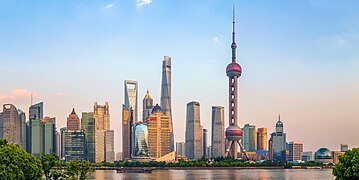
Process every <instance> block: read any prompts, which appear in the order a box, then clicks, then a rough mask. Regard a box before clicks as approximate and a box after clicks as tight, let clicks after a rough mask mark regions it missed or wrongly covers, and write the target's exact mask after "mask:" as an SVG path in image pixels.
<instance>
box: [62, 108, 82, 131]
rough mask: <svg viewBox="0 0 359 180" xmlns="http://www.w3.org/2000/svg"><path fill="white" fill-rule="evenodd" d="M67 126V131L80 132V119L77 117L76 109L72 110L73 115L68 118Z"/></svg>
mask: <svg viewBox="0 0 359 180" xmlns="http://www.w3.org/2000/svg"><path fill="white" fill-rule="evenodd" d="M66 123H67V125H66V127H67V130H78V129H81V128H80V118H79V117H78V116H77V114H76V112H75V109H74V108H73V109H72V112H71V114H70V115H69V117H68V118H67V121H66Z"/></svg>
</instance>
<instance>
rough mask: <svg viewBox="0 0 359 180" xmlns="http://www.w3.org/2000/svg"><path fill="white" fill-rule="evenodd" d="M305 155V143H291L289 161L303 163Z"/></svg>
mask: <svg viewBox="0 0 359 180" xmlns="http://www.w3.org/2000/svg"><path fill="white" fill-rule="evenodd" d="M302 154H303V143H302V142H299V141H292V142H289V157H288V160H289V161H301V160H302Z"/></svg>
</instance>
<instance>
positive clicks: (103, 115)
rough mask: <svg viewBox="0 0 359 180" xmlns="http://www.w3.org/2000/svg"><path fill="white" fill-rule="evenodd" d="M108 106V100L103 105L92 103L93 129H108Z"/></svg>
mask: <svg viewBox="0 0 359 180" xmlns="http://www.w3.org/2000/svg"><path fill="white" fill-rule="evenodd" d="M109 109H110V107H109V105H108V102H105V105H104V106H101V105H98V104H97V102H95V103H94V118H95V130H109V129H110V110H109Z"/></svg>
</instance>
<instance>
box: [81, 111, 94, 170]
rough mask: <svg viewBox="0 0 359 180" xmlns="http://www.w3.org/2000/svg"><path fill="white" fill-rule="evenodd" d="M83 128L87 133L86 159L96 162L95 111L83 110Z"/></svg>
mask: <svg viewBox="0 0 359 180" xmlns="http://www.w3.org/2000/svg"><path fill="white" fill-rule="evenodd" d="M81 129H82V130H83V131H84V133H85V147H86V148H85V154H86V160H87V161H90V162H92V163H94V162H95V118H94V114H93V112H83V113H82V118H81Z"/></svg>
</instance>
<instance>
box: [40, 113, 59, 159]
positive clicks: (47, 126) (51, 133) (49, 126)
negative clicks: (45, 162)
mask: <svg viewBox="0 0 359 180" xmlns="http://www.w3.org/2000/svg"><path fill="white" fill-rule="evenodd" d="M41 125H42V127H41V131H42V133H41V134H42V138H41V140H42V143H41V144H42V152H43V153H45V154H51V153H56V118H55V117H53V118H51V117H48V116H47V117H45V118H44V119H43V120H41Z"/></svg>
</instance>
